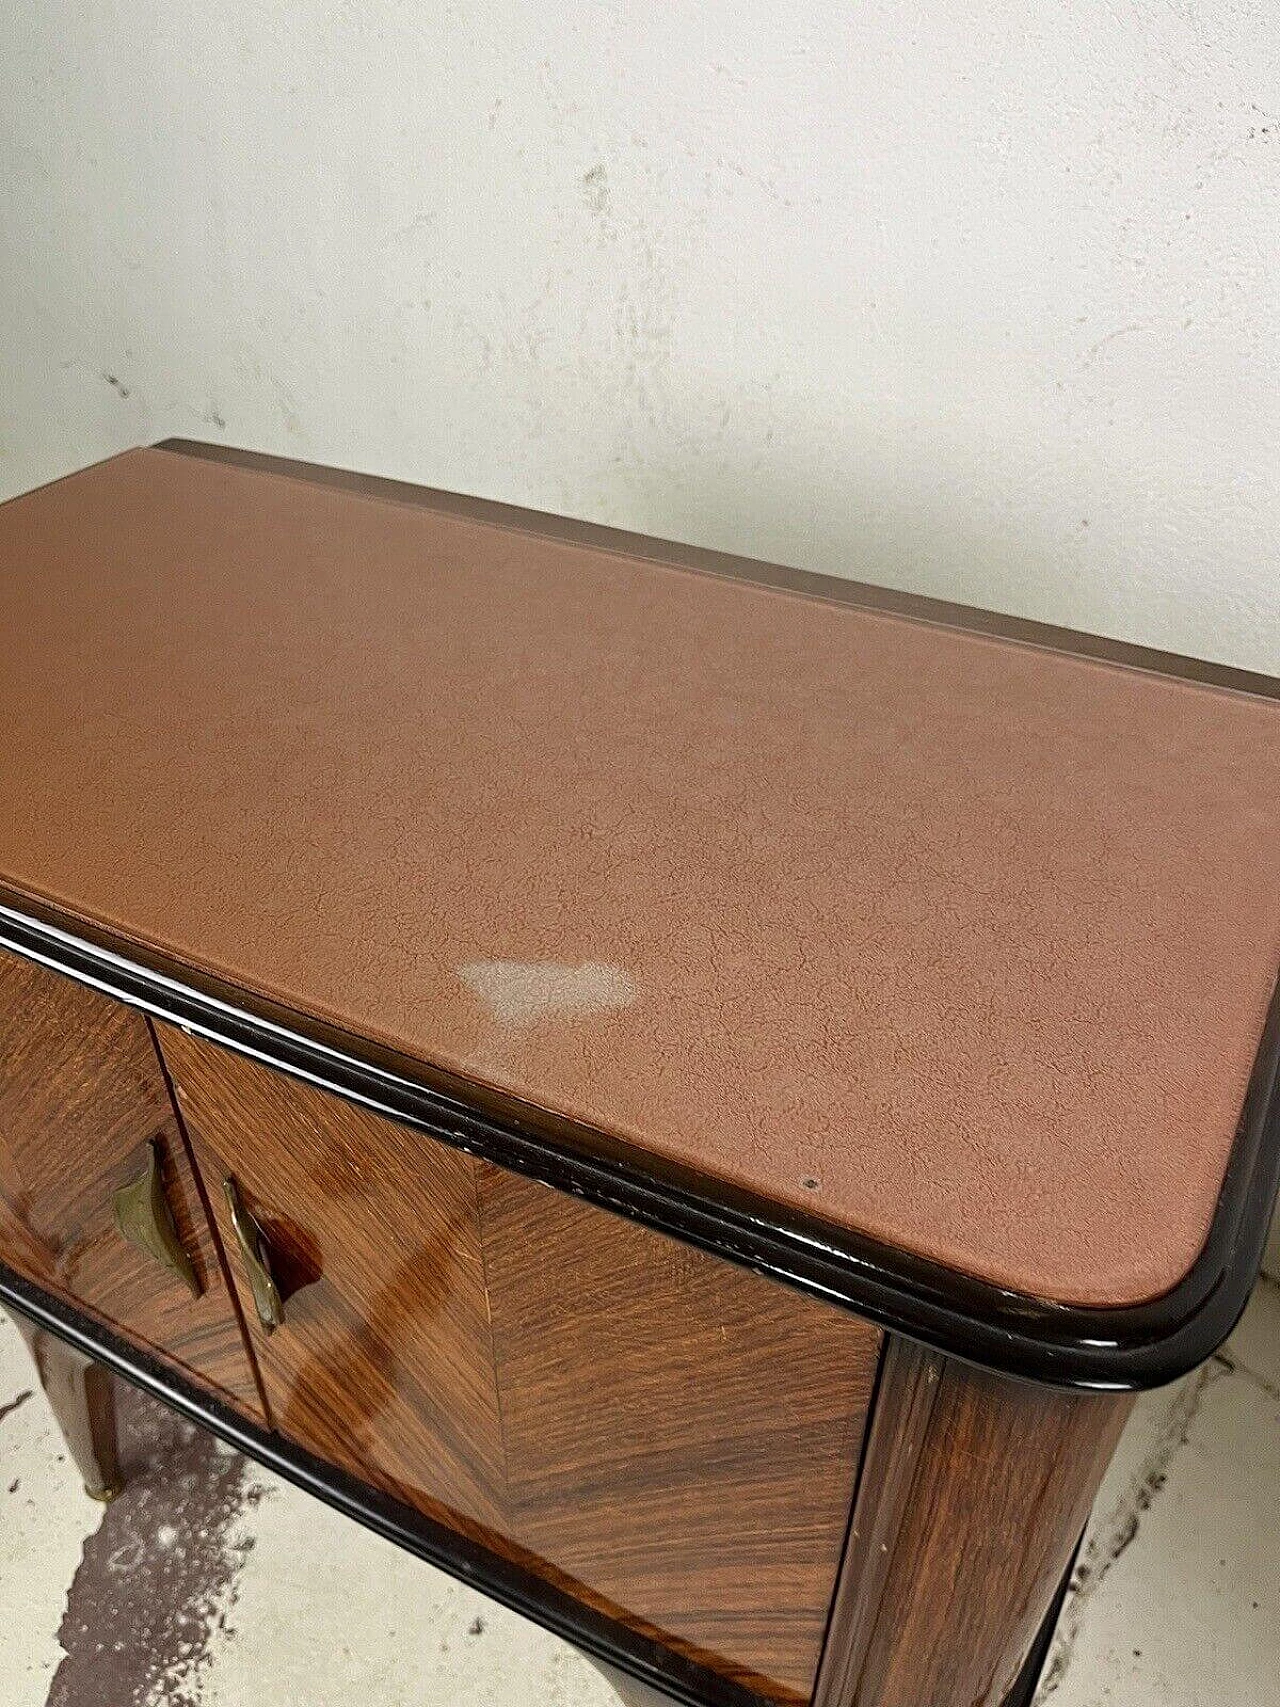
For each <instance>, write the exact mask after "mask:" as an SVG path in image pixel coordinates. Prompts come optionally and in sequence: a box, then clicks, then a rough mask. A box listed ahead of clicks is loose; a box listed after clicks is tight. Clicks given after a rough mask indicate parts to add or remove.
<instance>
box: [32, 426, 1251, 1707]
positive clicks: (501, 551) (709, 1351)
mask: <svg viewBox="0 0 1280 1707" xmlns="http://www.w3.org/2000/svg"><path fill="white" fill-rule="evenodd" d="M139 611H144V612H145V613H146V620H145V621H143V622H139V621H138V620H137V613H138V612H139ZM0 636H2V637H3V644H2V648H0V649H2V650H3V653H4V664H5V667H4V668H0V801H3V803H4V808H5V809H4V810H0V944H3V945H4V946H5V948H6V949H9V950H12V951H13V952H14V954H16V955H22V956H26V957H27V959H26V960H19V959H16V958H10V957H8V956H6V957H5V958H3V959H0V1300H2V1301H4V1302H5V1304H6V1305H8V1306H11V1307H14V1308H16V1309H18V1310H19V1311H25V1312H26V1314H27V1316H28V1317H29V1319H30V1320H31V1321H32V1322H33V1323H34V1324H35V1325H36V1331H37V1332H39V1333H43V1334H44V1335H45V1336H46V1340H48V1339H49V1337H50V1336H52V1337H53V1338H58V1339H59V1341H60V1343H61V1342H66V1343H68V1344H70V1345H71V1346H72V1348H73V1350H74V1352H75V1355H76V1357H78V1358H80V1359H81V1361H80V1362H79V1363H76V1362H75V1361H74V1360H73V1361H72V1362H71V1363H69V1364H65V1365H62V1366H60V1365H58V1364H57V1359H56V1356H55V1354H54V1352H53V1351H52V1350H51V1349H50V1346H49V1345H48V1344H47V1343H46V1344H44V1345H41V1344H37V1352H38V1357H39V1359H40V1360H41V1361H40V1367H41V1371H42V1375H43V1377H44V1379H45V1382H46V1387H47V1389H49V1390H51V1391H53V1392H55V1393H60V1394H62V1395H63V1397H64V1399H65V1401H66V1405H67V1407H68V1408H71V1409H76V1410H77V1415H76V1416H75V1417H73V1418H72V1419H71V1420H72V1422H73V1423H74V1424H76V1426H77V1427H78V1429H79V1435H78V1438H80V1439H81V1440H82V1442H84V1443H86V1450H85V1452H84V1457H85V1459H86V1465H85V1477H86V1483H87V1484H88V1485H90V1486H93V1487H96V1488H98V1489H99V1490H102V1489H105V1488H106V1487H107V1485H108V1484H109V1482H110V1476H109V1474H108V1470H107V1465H106V1456H108V1455H104V1446H103V1440H102V1437H103V1436H104V1435H105V1434H106V1433H107V1432H108V1431H107V1429H106V1419H107V1416H108V1411H109V1406H108V1404H107V1402H106V1400H105V1397H104V1394H103V1392H102V1385H103V1383H102V1381H100V1380H98V1379H97V1377H96V1376H92V1377H91V1376H90V1374H88V1373H86V1371H85V1369H84V1367H83V1360H84V1359H85V1358H88V1359H90V1360H95V1359H96V1360H98V1361H100V1362H104V1363H106V1364H108V1365H113V1366H114V1367H115V1368H116V1369H117V1370H119V1371H122V1372H123V1373H125V1374H127V1375H128V1376H130V1377H131V1378H132V1379H134V1380H137V1381H139V1382H141V1383H142V1384H143V1385H149V1386H150V1387H151V1390H152V1391H153V1392H157V1393H158V1394H159V1395H160V1396H161V1397H162V1398H164V1399H166V1400H168V1401H169V1402H170V1403H172V1404H175V1405H177V1406H178V1407H179V1408H181V1409H184V1410H185V1411H186V1413H187V1414H188V1415H190V1416H192V1417H194V1418H195V1419H196V1420H198V1421H201V1422H205V1423H207V1424H208V1425H209V1426H211V1427H213V1428H214V1429H215V1430H218V1431H220V1432H221V1434H222V1435H223V1437H224V1438H226V1439H228V1440H230V1441H232V1442H233V1444H235V1445H236V1446H237V1447H239V1448H240V1449H242V1450H244V1451H246V1452H248V1453H250V1454H253V1455H256V1456H257V1457H258V1458H259V1459H260V1460H262V1461H263V1462H265V1463H268V1464H270V1465H272V1466H273V1467H274V1468H275V1469H276V1470H277V1471H279V1472H280V1473H281V1474H283V1475H285V1476H292V1477H294V1479H295V1480H297V1481H299V1482H300V1483H301V1484H302V1485H304V1486H305V1487H307V1488H309V1489H311V1490H312V1491H313V1492H315V1493H318V1494H319V1495H320V1496H321V1497H324V1498H326V1499H328V1500H330V1501H331V1502H332V1503H333V1504H334V1505H335V1506H337V1507H338V1508H339V1509H341V1510H344V1511H346V1512H347V1513H348V1514H349V1515H350V1516H351V1517H353V1518H354V1519H355V1520H357V1521H359V1522H361V1523H364V1524H366V1525H368V1526H370V1527H371V1528H373V1529H375V1530H377V1531H378V1532H379V1533H381V1534H382V1535H384V1536H386V1537H388V1538H389V1539H391V1540H393V1541H395V1542H397V1543H398V1544H400V1545H403V1546H406V1547H409V1548H411V1549H412V1550H413V1551H415V1552H417V1553H418V1554H420V1555H421V1556H423V1557H425V1558H429V1559H432V1560H434V1561H435V1562H436V1563H438V1564H440V1565H443V1566H444V1567H445V1568H446V1569H449V1570H452V1571H454V1572H455V1573H456V1574H458V1575H459V1576H462V1577H464V1578H466V1579H467V1580H468V1581H470V1582H472V1583H473V1584H476V1585H477V1586H479V1587H481V1588H483V1589H485V1590H487V1591H488V1592H489V1593H491V1594H493V1595H495V1596H497V1597H498V1598H500V1599H502V1600H504V1601H505V1603H506V1604H508V1605H509V1606H512V1607H515V1608H516V1609H517V1610H519V1611H521V1612H523V1613H525V1614H527V1615H528V1616H530V1617H532V1618H535V1619H537V1620H539V1621H540V1622H541V1623H543V1624H544V1625H546V1626H547V1627H549V1628H551V1629H553V1630H556V1631H558V1632H559V1633H560V1634H562V1635H564V1636H566V1637H567V1638H568V1639H569V1640H571V1641H574V1642H576V1643H577V1644H578V1645H579V1646H580V1647H581V1648H583V1649H584V1651H586V1652H588V1653H590V1654H591V1655H592V1657H593V1658H594V1659H596V1660H597V1661H600V1662H602V1663H604V1664H605V1665H606V1666H613V1667H615V1668H616V1669H617V1670H618V1671H619V1672H620V1673H622V1674H625V1675H624V1682H623V1685H622V1687H623V1689H624V1693H626V1694H627V1696H628V1699H629V1700H632V1701H638V1700H640V1699H642V1695H641V1694H637V1693H636V1688H637V1680H639V1683H640V1684H641V1685H643V1686H644V1688H645V1689H649V1688H654V1689H656V1690H658V1691H659V1692H660V1693H662V1694H665V1695H667V1696H671V1697H675V1698H678V1699H679V1700H681V1701H682V1702H684V1703H687V1704H696V1707H746V1704H747V1703H748V1702H749V1701H750V1700H752V1699H764V1700H770V1701H773V1702H775V1703H778V1702H785V1703H800V1702H805V1701H807V1700H812V1701H813V1702H814V1704H815V1707H1026V1704H1027V1703H1028V1702H1029V1701H1030V1700H1031V1698H1032V1694H1033V1691H1034V1682H1035V1671H1036V1653H1037V1643H1038V1642H1039V1641H1040V1640H1041V1638H1042V1637H1043V1635H1044V1631H1045V1628H1046V1621H1048V1622H1049V1623H1051V1620H1052V1615H1053V1597H1054V1594H1055V1592H1057V1589H1058V1587H1059V1586H1060V1585H1061V1584H1062V1582H1063V1579H1064V1572H1065V1571H1066V1568H1067V1566H1068V1562H1069V1560H1070V1558H1071V1555H1072V1549H1073V1548H1074V1547H1075V1545H1076V1543H1077V1541H1078V1539H1079V1535H1080V1530H1081V1526H1082V1524H1083V1522H1084V1518H1085V1515H1086V1512H1087V1509H1088V1505H1089V1502H1090V1500H1091V1499H1092V1497H1093V1494H1094V1491H1095V1489H1096V1487H1097V1484H1098V1481H1099V1478H1100V1476H1101V1474H1102V1471H1103V1468H1104V1466H1105V1463H1106V1459H1107V1456H1108V1453H1109V1452H1110V1450H1111V1447H1112V1445H1113V1443H1114V1440H1115V1437H1116V1434H1117V1432H1118V1430H1119V1428H1120V1426H1121V1424H1122V1422H1123V1418H1124V1414H1125V1408H1126V1404H1127V1400H1126V1399H1125V1398H1124V1396H1123V1395H1124V1393H1125V1392H1126V1391H1128V1390H1130V1389H1134V1388H1139V1387H1143V1386H1152V1385H1158V1384H1160V1383H1162V1382H1166V1381H1171V1380H1174V1379H1176V1378H1178V1377H1179V1376H1181V1375H1184V1374H1186V1373H1187V1372H1188V1371H1190V1370H1191V1369H1193V1368H1194V1367H1196V1366H1197V1365H1198V1364H1200V1363H1202V1362H1203V1361H1204V1360H1205V1359H1206V1358H1208V1357H1209V1356H1211V1355H1212V1353H1213V1352H1214V1351H1215V1350H1216V1348H1217V1346H1218V1345H1219V1344H1220V1343H1221V1342H1222V1340H1223V1339H1224V1338H1225V1336H1226V1334H1227V1333H1228V1332H1229V1331H1230V1329H1231V1327H1232V1326H1233V1324H1234V1322H1235V1320H1236V1318H1237V1316H1238V1314H1239V1311H1240V1310H1241V1308H1242V1307H1243V1304H1244V1302H1245V1299H1246V1296H1247V1294H1248V1291H1249V1288H1250V1287H1251V1285H1252V1283H1253V1280H1254V1278H1255V1277H1256V1274H1257V1269H1258V1261H1259V1257H1260V1254H1261V1251H1262V1248H1263V1242H1264V1239H1265V1230H1266V1226H1267V1222H1268V1219H1269V1216H1270V1212H1271V1206H1272V1204H1273V1203H1274V1200H1275V1196H1276V1190H1277V1182H1278V1181H1280V996H1277V995H1276V993H1275V991H1276V962H1277V947H1278V945H1280V909H1278V908H1277V899H1276V883H1275V863H1276V862H1275V849H1276V846H1277V842H1278V840H1280V683H1277V682H1274V681H1269V680H1266V679H1264V678H1261V677H1258V676H1249V675H1245V674H1242V673H1240V672H1235V671H1228V670H1225V669H1221V668H1219V667H1218V666H1214V665H1206V664H1201V663H1197V662H1196V661H1194V660H1186V659H1171V658H1168V657H1165V656H1162V655H1159V654H1154V653H1150V652H1146V651H1143V650H1141V649H1138V648H1134V647H1128V646H1117V645H1115V644H1113V643H1110V642H1104V641H1101V640H1098V639H1095V638H1091V637H1089V636H1082V635H1075V634H1071V633H1068V632H1066V631H1061V630H1053V629H1047V628H1044V627H1041V626H1038V625H1032V624H1026V623H1021V622H1012V621H1009V620H1006V619H1003V618H999V617H996V616H993V615H991V614H990V613H983V612H973V611H965V610H962V609H960V608H959V607H953V606H948V605H943V604H939V603H937V602H936V601H929V600H920V599H917V598H914V597H912V596H909V595H897V594H891V593H886V592H884V591H883V590H881V589H876V588H872V587H868V586H859V585H856V584H854V583H850V582H846V581H836V580H831V579H827V578H823V577H816V576H810V575H802V574H798V573H796V572H792V571H788V570H779V569H774V568H769V567H767V566H761V565H753V564H749V563H745V562H742V561H739V560H735V559H730V558H725V557H721V556H718V555H713V554H707V553H701V552H692V551H688V550H686V549H684V548H680V547H676V546H672V545H669V544H666V543H664V542H661V541H653V540H636V539H633V538H629V537H628V536H625V535H622V534H617V533H613V532H610V531H608V530H600V529H595V528H591V527H588V526H586V525H585V524H579V523H569V522H563V521H559V520H557V519H555V518H551V517H540V516H533V515H530V514H528V513H524V512H518V511H513V510H510V509H505V508H501V507H496V506H493V505H490V504H487V503H484V502H481V501H479V500H473V499H466V498H459V497H454V496H450V495H448V494H441V493H429V492H423V491H420V490H418V489H415V488H411V487H406V486H402V485H399V484H393V483H387V482H382V481H377V480H371V479H368V478H365V477H363V476H355V475H348V474H345V473H343V472H341V471H337V470H332V469H314V468H306V467H304V466H300V465H296V464H290V465H282V464H278V463H275V462H272V461H271V460H269V459H263V458H260V457H256V456H252V455H249V454H248V453H244V452H239V451H234V450H228V449H221V448H211V447H193V446H170V447H169V448H161V447H157V448H153V449H150V450H139V451H135V452H131V453H127V454H125V455H123V456H119V457H115V458H112V459H111V460H110V461H108V462H106V463H103V464H101V465H100V466H99V467H97V468H94V469H90V470H86V471H85V472H84V473H82V474H80V475H77V476H74V477H73V478H71V479H68V480H63V481H56V482H54V483H52V484H51V485H49V486H47V487H45V488H43V489H42V490H41V491H38V492H35V493H31V494H28V495H27V496H25V497H23V498H20V499H17V500H15V501H14V502H13V503H11V504H8V505H5V506H0ZM54 897H56V898H57V899H56V900H55V899H53V898H54ZM29 961H34V962H39V963H42V964H43V965H49V966H55V967H58V968H60V969H61V971H62V972H65V973H67V974H68V975H69V978H68V979H65V980H64V979H63V978H60V977H58V976H55V974H54V973H52V972H48V971H44V970H41V969H40V966H39V965H34V964H29V963H28V962H29ZM72 979H78V980H80V982H79V983H75V982H72V981H70V980H72ZM98 990H102V991H107V992H110V994H109V995H106V994H97V993H95V991H98ZM113 998H114V1000H113ZM138 1004H141V1006H143V1007H145V1008H147V1010H148V1012H149V1013H151V1014H154V1015H155V1016H157V1017H156V1018H155V1019H154V1020H151V1019H148V1018H146V1017H143V1015H142V1013H141V1012H140V1011H139V1006H138ZM210 1039H211V1040H214V1041H206V1040H210ZM175 1097H176V1099H177V1100H176V1102H175V1100H174V1099H175ZM374 1111H376V1112H374ZM446 1138H447V1139H448V1142H445V1141H444V1140H445V1139H446ZM149 1165H152V1166H154V1168H155V1170H156V1176H155V1195H154V1201H153V1200H152V1196H150V1195H148V1193H149V1190H150V1188H149V1187H148V1186H147V1185H146V1182H145V1179H144V1180H143V1185H142V1186H141V1187H139V1186H138V1181H139V1179H140V1178H141V1177H143V1175H144V1171H145V1169H146V1168H147V1166H149ZM131 1186H132V1187H133V1188H134V1194H135V1197H134V1204H135V1211H137V1209H138V1205H141V1208H142V1209H145V1208H146V1207H147V1205H148V1204H150V1205H151V1208H152V1210H153V1211H156V1212H158V1210H157V1205H167V1209H166V1210H165V1213H166V1215H169V1216H171V1217H172V1222H173V1226H172V1233H173V1240H174V1246H175V1247H176V1248H177V1249H178V1251H179V1253H180V1256H181V1260H180V1262H179V1263H178V1267H179V1268H184V1267H185V1266H186V1264H188V1263H189V1264H190V1265H191V1269H192V1274H193V1277H194V1279H195V1283H196V1285H195V1291H196V1293H197V1294H198V1296H192V1294H191V1292H190V1291H188V1289H187V1287H186V1285H185V1283H184V1280H183V1278H182V1275H181V1274H180V1273H176V1272H174V1270H173V1269H172V1268H166V1267H164V1266H162V1265H161V1264H159V1263H157V1261H156V1260H155V1256H154V1254H149V1253H150V1252H151V1246H150V1245H149V1243H148V1236H147V1225H146V1223H145V1221H141V1222H130V1221H129V1218H128V1215H127V1214H126V1216H125V1222H124V1224H125V1225H126V1227H131V1228H132V1232H133V1234H134V1236H135V1238H136V1239H137V1240H139V1243H133V1244H131V1243H128V1242H127V1241H126V1240H125V1239H124V1238H123V1237H122V1234H121V1231H120V1226H119V1224H118V1220H117V1216H116V1213H115V1206H116V1205H117V1204H118V1203H119V1201H120V1193H121V1191H122V1190H127V1189H128V1188H129V1187H131ZM228 1191H229V1192H230V1195H228ZM139 1193H140V1195H139ZM126 1208H127V1200H126ZM677 1240H678V1241H679V1242H677ZM160 1243H161V1246H162V1247H163V1241H161V1242H160ZM140 1247H141V1248H140ZM161 1254H163V1249H162V1250H161ZM169 1254H170V1255H172V1250H170V1253H169ZM144 1352H145V1353H146V1354H148V1355H146V1356H143V1355H142V1353H144ZM259 1377H260V1379H261V1394H262V1396H261V1397H259V1389H258V1385H257V1382H258V1379H259ZM108 1385H109V1383H108ZM1067 1388H1073V1389H1077V1390H1076V1391H1065V1390H1064V1389H1067ZM213 1399H220V1400H224V1401H228V1402H229V1407H230V1408H228V1404H216V1403H213V1402H212V1400H213ZM74 1432H75V1431H74V1430H72V1434H74Z"/></svg>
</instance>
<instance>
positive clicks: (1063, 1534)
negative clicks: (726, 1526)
mask: <svg viewBox="0 0 1280 1707" xmlns="http://www.w3.org/2000/svg"><path fill="white" fill-rule="evenodd" d="M1131 1408H1132V1400H1131V1398H1129V1397H1128V1396H1119V1397H1115V1398H1112V1397H1095V1396H1093V1395H1089V1394H1074V1393H1063V1392H1056V1391H1054V1390H1052V1389H1050V1388H1045V1387H1035V1386H1031V1385H1030V1384H1027V1383H1022V1382H1017V1381H1010V1380H1007V1379H1005V1378H1004V1377H1001V1376H997V1375H992V1374H990V1373H988V1372H987V1371H985V1370H979V1369H975V1368H972V1367H970V1366H968V1365H966V1364H961V1363H957V1362H956V1361H954V1360H953V1359H951V1358H946V1357H943V1356H941V1355H940V1354H939V1353H936V1352H932V1351H928V1350H925V1349H922V1348H920V1347H918V1346H915V1345H913V1344H911V1343H910V1342H909V1341H906V1340H900V1339H893V1340H890V1341H889V1342H888V1345H887V1348H886V1352H885V1362H884V1369H883V1371H882V1375H881V1379H880V1383H879V1387H878V1389H877V1395H876V1405H875V1414H874V1417H873V1419H872V1424H871V1428H870V1432H869V1435H868V1439H867V1450H866V1454H865V1458H864V1463H863V1468H862V1474H861V1478H860V1482H859V1491H858V1499H857V1503H856V1506H855V1510H854V1518H853V1524H852V1527H851V1529H850V1536H849V1546H848V1548H847V1550H846V1554H845V1559H844V1562H843V1565H842V1567H841V1572H840V1582H839V1586H838V1588H837V1591H836V1599H835V1604H834V1607H833V1610H832V1618H831V1626H830V1630H829V1634H828V1639H827V1644H826V1648H825V1651H824V1653H823V1659H822V1665H821V1668H820V1671H819V1675H818V1681H817V1685H816V1688H815V1691H814V1707H920V1704H921V1703H925V1702H927V1703H928V1707H1000V1704H1001V1703H1003V1702H1004V1701H1005V1700H1006V1699H1007V1697H1008V1695H1009V1692H1010V1691H1011V1690H1012V1688H1013V1687H1014V1684H1015V1682H1016V1681H1017V1679H1018V1675H1019V1672H1020V1670H1021V1668H1022V1664H1023V1661H1024V1659H1025V1657H1026V1654H1027V1651H1028V1649H1029V1648H1030V1646H1031V1643H1032V1642H1033V1641H1034V1639H1035V1636H1036V1634H1037V1631H1038V1630H1039V1627H1040V1624H1041V1620H1042V1619H1043V1617H1044V1613H1045V1610H1046V1608H1047V1607H1048V1606H1049V1604H1050V1602H1051V1601H1052V1599H1053V1595H1054V1592H1055V1590H1056V1589H1057V1587H1058V1584H1059V1583H1060V1582H1061V1580H1062V1575H1063V1572H1064V1570H1065V1569H1066V1567H1067V1563H1068V1561H1069V1559H1070V1557H1071V1552H1072V1549H1073V1548H1074V1546H1075V1544H1076V1542H1077V1540H1078V1539H1079V1536H1080V1532H1081V1530H1082V1529H1083V1528H1084V1524H1085V1520H1086V1519H1087V1517H1088V1514H1089V1508H1090V1506H1091V1504H1092V1501H1093V1496H1094V1494H1095V1493H1096V1491H1097V1487H1098V1483H1099V1482H1100V1481H1101V1480H1102V1476H1103V1472H1104V1471H1105V1469H1106V1467H1107V1464H1108V1462H1109V1461H1110V1458H1111V1454H1112V1452H1113V1451H1114V1449H1115V1445H1116V1441H1117V1440H1118V1439H1119V1436H1120V1431H1121V1429H1122V1428H1123V1426H1124V1423H1125V1419H1126V1418H1127V1416H1128V1414H1129V1411H1130V1409H1131Z"/></svg>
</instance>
